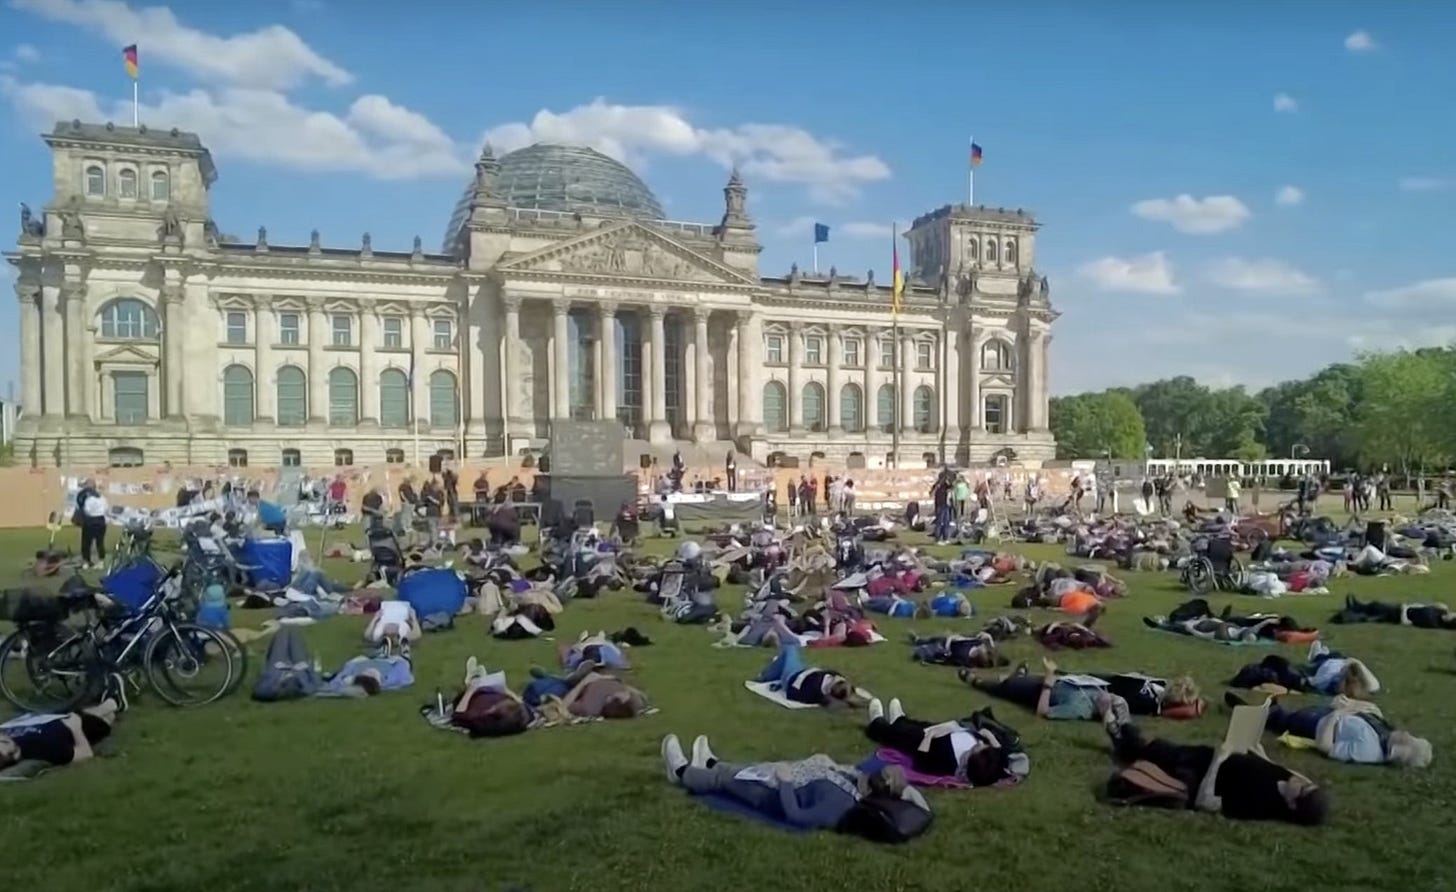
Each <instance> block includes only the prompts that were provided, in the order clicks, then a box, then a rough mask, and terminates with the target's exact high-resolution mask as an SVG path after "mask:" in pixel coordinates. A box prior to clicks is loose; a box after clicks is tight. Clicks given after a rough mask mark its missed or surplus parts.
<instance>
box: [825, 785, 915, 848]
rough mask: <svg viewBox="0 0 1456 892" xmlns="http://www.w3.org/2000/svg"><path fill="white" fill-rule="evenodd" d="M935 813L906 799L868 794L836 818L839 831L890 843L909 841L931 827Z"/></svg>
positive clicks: (871, 840)
mask: <svg viewBox="0 0 1456 892" xmlns="http://www.w3.org/2000/svg"><path fill="white" fill-rule="evenodd" d="M934 820H935V815H934V814H933V813H932V812H930V811H928V810H926V809H923V808H921V807H920V806H918V805H916V804H915V803H913V802H910V801H908V800H905V799H898V798H897V799H888V798H885V797H881V796H869V797H866V798H864V799H861V800H860V801H859V802H857V803H855V806H854V808H852V809H850V811H849V814H847V815H845V816H844V819H843V820H842V821H840V822H839V827H838V828H837V829H838V831H839V832H840V833H845V834H849V835H851V836H858V837H861V838H863V839H867V840H869V841H870V842H879V843H889V844H891V845H894V844H898V843H904V842H909V841H910V840H912V839H914V838H915V837H917V836H920V835H921V834H923V833H924V832H925V831H927V830H929V829H930V825H931V824H932V823H933V822H934Z"/></svg>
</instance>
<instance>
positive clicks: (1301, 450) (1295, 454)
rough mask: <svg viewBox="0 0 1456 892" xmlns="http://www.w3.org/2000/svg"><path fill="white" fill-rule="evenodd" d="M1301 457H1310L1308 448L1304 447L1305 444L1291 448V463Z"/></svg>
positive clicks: (1297, 444)
mask: <svg viewBox="0 0 1456 892" xmlns="http://www.w3.org/2000/svg"><path fill="white" fill-rule="evenodd" d="M1301 455H1309V447H1308V446H1306V445H1304V444H1303V443H1295V444H1294V445H1293V446H1290V447H1289V458H1290V460H1291V461H1292V460H1294V459H1296V458H1299V457H1300V456H1301Z"/></svg>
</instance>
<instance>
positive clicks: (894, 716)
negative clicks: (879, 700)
mask: <svg viewBox="0 0 1456 892" xmlns="http://www.w3.org/2000/svg"><path fill="white" fill-rule="evenodd" d="M904 717H905V707H903V706H901V705H900V698H899V697H896V698H894V699H892V700H891V701H890V709H889V711H888V712H886V713H885V718H887V719H889V720H890V721H892V722H896V721H899V720H900V719H903V718H904Z"/></svg>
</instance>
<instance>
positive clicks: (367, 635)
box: [364, 601, 424, 657]
mask: <svg viewBox="0 0 1456 892" xmlns="http://www.w3.org/2000/svg"><path fill="white" fill-rule="evenodd" d="M422 635H424V631H423V630H422V629H421V628H420V618H419V616H417V615H416V614H415V609H414V607H412V606H410V603H409V602H408V601H382V602H380V604H379V610H377V611H376V612H375V613H374V616H373V618H372V619H370V620H369V625H368V627H366V628H365V629H364V640H365V641H368V642H370V643H372V644H378V645H379V646H380V649H381V650H382V651H383V652H384V653H385V654H392V653H400V654H402V655H404V656H406V657H408V656H409V646H410V642H413V641H418V640H419V639H420V637H421V636H422Z"/></svg>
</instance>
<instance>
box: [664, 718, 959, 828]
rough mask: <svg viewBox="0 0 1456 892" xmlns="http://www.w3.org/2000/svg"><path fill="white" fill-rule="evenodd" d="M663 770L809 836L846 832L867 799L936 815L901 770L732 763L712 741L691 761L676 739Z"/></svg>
mask: <svg viewBox="0 0 1456 892" xmlns="http://www.w3.org/2000/svg"><path fill="white" fill-rule="evenodd" d="M662 764H663V768H664V769H665V770H666V772H667V779H668V781H669V782H671V783H673V784H676V785H678V786H680V787H682V788H684V789H686V790H687V791H688V792H689V793H694V794H697V795H703V794H717V795H721V796H727V797H729V798H731V799H733V800H735V801H737V802H739V803H742V804H743V805H746V806H748V807H749V808H751V809H753V810H754V811H756V812H760V813H762V814H763V815H765V816H767V817H770V818H772V819H775V820H780V821H784V822H786V823H789V824H792V825H793V826H795V827H802V828H804V829H807V830H835V829H838V828H840V827H841V826H844V825H845V824H846V822H847V820H848V819H849V817H850V815H851V814H852V813H853V812H854V811H855V808H856V806H858V805H859V804H860V803H861V802H862V801H863V800H865V799H867V798H884V799H905V800H908V801H910V802H912V803H914V804H915V805H916V806H917V807H918V808H921V809H923V810H925V811H927V812H928V811H929V810H930V806H929V805H928V804H926V802H925V799H924V797H922V796H921V795H920V794H919V793H918V792H916V791H915V790H914V788H913V787H910V786H908V785H907V784H906V783H905V773H904V771H902V770H901V769H899V768H897V767H895V766H886V767H884V768H882V769H880V770H878V771H876V772H874V773H872V774H863V773H861V772H860V771H859V770H857V769H855V768H851V767H849V766H846V765H840V764H838V763H837V762H835V761H834V760H833V759H831V758H829V757H828V756H825V755H822V754H820V755H814V756H810V757H809V758H807V759H800V760H798V761H791V762H759V763H729V762H723V761H721V760H719V759H718V757H717V756H716V755H714V753H713V750H712V748H711V746H710V745H709V743H708V738H706V737H698V738H697V739H696V740H694V741H693V750H692V759H691V760H689V759H688V757H687V756H686V755H684V754H683V749H682V743H681V742H679V741H678V738H677V735H675V734H669V735H668V736H666V737H664V738H663V739H662Z"/></svg>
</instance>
